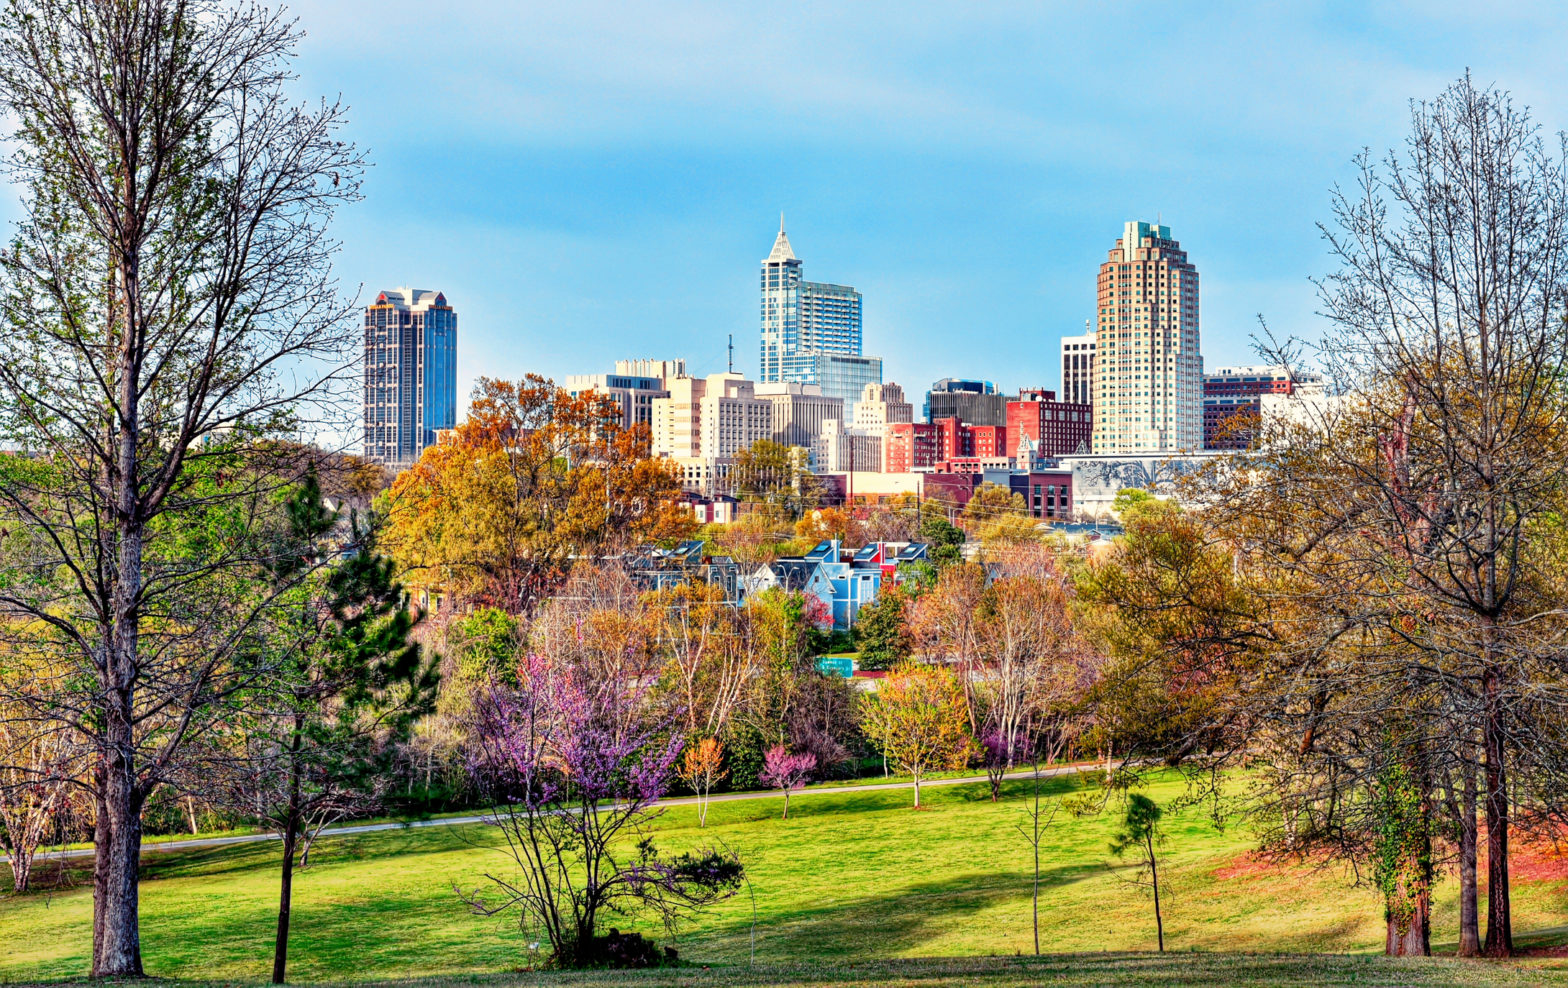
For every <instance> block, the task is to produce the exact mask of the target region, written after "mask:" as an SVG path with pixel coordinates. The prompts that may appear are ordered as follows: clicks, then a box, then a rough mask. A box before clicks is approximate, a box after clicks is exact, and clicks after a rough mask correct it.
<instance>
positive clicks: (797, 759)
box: [757, 744, 817, 820]
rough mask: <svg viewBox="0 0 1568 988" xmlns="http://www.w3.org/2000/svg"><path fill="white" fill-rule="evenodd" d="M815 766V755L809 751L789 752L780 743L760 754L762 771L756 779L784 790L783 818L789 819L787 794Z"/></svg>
mask: <svg viewBox="0 0 1568 988" xmlns="http://www.w3.org/2000/svg"><path fill="white" fill-rule="evenodd" d="M816 767H817V756H816V755H813V754H811V753H810V752H801V753H800V754H798V755H797V754H791V753H790V750H789V749H788V748H786V747H784V746H783V745H781V744H776V745H774V746H773V747H771V748H769V749H768V750H767V751H766V752H764V753H763V755H762V772H761V773H759V774H758V776H757V780H758V781H759V782H761V783H762V784H763V785H765V786H771V787H773V788H774V789H782V790H783V791H784V819H786V820H788V819H789V794H790V793H792V792H794V791H795V790H796V789H799V788H800V787H801V786H804V785H805V784H806V780H807V779H808V778H810V777H811V770H812V769H814V768H816Z"/></svg>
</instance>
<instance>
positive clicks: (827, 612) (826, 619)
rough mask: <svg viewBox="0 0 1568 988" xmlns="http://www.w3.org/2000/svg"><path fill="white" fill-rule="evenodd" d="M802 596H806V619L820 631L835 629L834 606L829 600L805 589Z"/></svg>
mask: <svg viewBox="0 0 1568 988" xmlns="http://www.w3.org/2000/svg"><path fill="white" fill-rule="evenodd" d="M801 596H803V597H805V598H806V620H807V621H808V622H810V624H811V626H812V627H813V628H815V629H817V630H818V631H832V630H833V608H832V607H831V606H830V605H829V604H828V602H827V601H825V600H823V599H822V598H821V597H818V596H817V595H816V594H814V593H811V592H809V591H803V592H802V594H801Z"/></svg>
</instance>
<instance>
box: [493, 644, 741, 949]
mask: <svg viewBox="0 0 1568 988" xmlns="http://www.w3.org/2000/svg"><path fill="white" fill-rule="evenodd" d="M520 673H521V675H520V676H519V680H520V683H519V685H518V686H517V687H515V688H509V687H504V686H501V685H492V686H491V687H490V688H489V689H488V690H487V691H486V692H485V693H484V694H483V695H482V696H481V697H480V698H479V701H478V704H477V713H476V722H475V724H474V730H473V732H472V736H473V739H474V740H473V746H472V750H471V751H470V757H469V769H470V771H471V773H472V776H473V779H474V782H475V783H476V784H477V786H478V787H479V789H480V791H481V792H483V793H484V794H485V796H486V798H487V799H488V801H489V802H490V805H491V807H492V812H491V815H490V818H489V821H488V822H490V823H491V824H493V825H495V826H496V827H499V828H500V829H501V831H502V833H503V834H504V835H505V837H506V849H507V850H508V851H509V852H510V854H511V856H512V858H513V859H514V860H515V861H516V863H517V865H518V869H517V870H518V877H516V878H513V877H502V876H498V875H493V874H486V875H485V878H486V879H487V880H488V882H489V885H488V886H487V887H485V888H483V889H480V890H475V891H473V892H469V893H464V894H463V899H464V901H465V902H467V903H468V904H469V905H470V906H471V907H472V908H473V909H474V910H476V911H477V912H479V913H481V914H483V915H487V916H488V915H496V914H499V913H501V912H505V911H508V910H516V911H517V913H518V917H519V925H520V927H521V928H522V929H523V930H524V932H525V933H539V934H542V936H543V937H544V938H545V939H547V940H548V942H549V944H550V949H551V954H552V960H553V961H554V962H555V963H556V964H557V965H558V966H561V967H585V966H597V965H603V964H607V963H615V962H616V961H617V960H619V959H620V958H619V957H618V956H617V951H618V950H619V949H620V948H619V947H618V946H617V943H615V942H611V941H612V938H608V937H600V936H599V935H598V934H597V929H598V922H599V920H600V919H601V918H602V917H603V916H604V914H605V913H607V912H613V913H620V914H626V913H634V912H639V911H644V912H651V913H653V914H654V915H657V916H658V917H659V918H660V919H661V920H662V921H663V922H664V923H665V925H666V928H667V929H671V930H673V927H674V924H675V923H676V921H677V920H678V919H679V918H681V917H683V916H686V915H689V914H691V913H693V912H695V911H696V910H698V909H701V908H702V907H704V906H706V905H709V904H711V903H714V902H717V901H720V900H722V899H726V898H728V897H729V896H731V895H734V894H735V892H736V891H737V890H738V889H739V887H740V883H741V879H742V868H741V864H740V861H739V860H738V859H737V858H736V857H735V856H734V855H733V854H727V853H726V854H720V853H718V852H715V851H713V850H705V851H700V852H691V853H685V854H680V855H675V856H666V855H663V854H661V853H660V852H659V850H658V849H657V848H656V847H655V846H654V844H653V840H652V838H651V836H650V835H649V833H648V824H649V822H650V821H651V820H652V819H653V818H654V817H655V816H656V814H657V811H656V810H655V809H654V804H655V803H656V802H657V801H658V800H659V798H660V797H661V796H663V795H664V792H665V788H666V786H667V784H668V780H669V778H670V776H671V769H672V767H673V766H674V764H675V760H676V757H677V756H678V755H679V754H680V749H681V739H680V736H679V734H678V733H675V732H672V731H670V730H669V729H668V728H669V727H670V725H668V724H665V723H662V722H658V721H650V720H649V719H647V717H646V716H645V714H644V711H645V705H644V704H642V703H641V702H640V701H641V700H642V694H643V688H642V687H640V686H636V685H634V684H633V683H632V681H631V680H630V678H629V677H622V676H615V675H610V676H593V677H588V676H583V675H579V674H578V673H577V672H575V671H574V670H573V669H571V668H569V667H563V666H560V665H552V664H550V663H548V662H546V661H545V660H543V659H541V658H539V657H538V656H529V657H528V659H527V660H525V662H524V663H523V665H522V668H521V670H520Z"/></svg>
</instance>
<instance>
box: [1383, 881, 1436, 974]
mask: <svg viewBox="0 0 1568 988" xmlns="http://www.w3.org/2000/svg"><path fill="white" fill-rule="evenodd" d="M1403 892H1404V890H1403V889H1401V890H1399V892H1397V893H1396V895H1402V894H1403ZM1387 913H1388V939H1387V942H1386V943H1385V944H1384V948H1383V950H1384V953H1386V954H1387V955H1388V956H1390V957H1430V956H1432V892H1431V890H1430V889H1422V890H1421V891H1420V892H1418V893H1417V894H1416V897H1415V903H1414V904H1413V906H1412V907H1411V909H1410V913H1409V915H1408V916H1401V915H1399V914H1398V912H1397V911H1396V910H1394V909H1388V910H1387Z"/></svg>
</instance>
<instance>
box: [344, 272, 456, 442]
mask: <svg viewBox="0 0 1568 988" xmlns="http://www.w3.org/2000/svg"><path fill="white" fill-rule="evenodd" d="M456 424H457V313H456V312H454V311H453V310H452V307H451V306H450V305H448V304H447V301H446V296H445V295H443V294H442V293H441V292H427V291H421V290H418V289H413V288H395V289H391V290H388V291H384V292H382V293H381V294H380V295H377V296H376V300H375V301H374V302H372V303H371V304H370V305H368V306H366V307H365V456H366V458H368V459H371V460H376V461H377V462H380V463H386V464H390V465H393V466H407V465H408V464H411V463H413V462H414V461H415V460H417V459H419V454H420V452H421V451H422V450H424V448H425V447H426V446H433V445H435V441H436V430H438V429H450V428H452V427H453V426H455V425H456Z"/></svg>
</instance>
